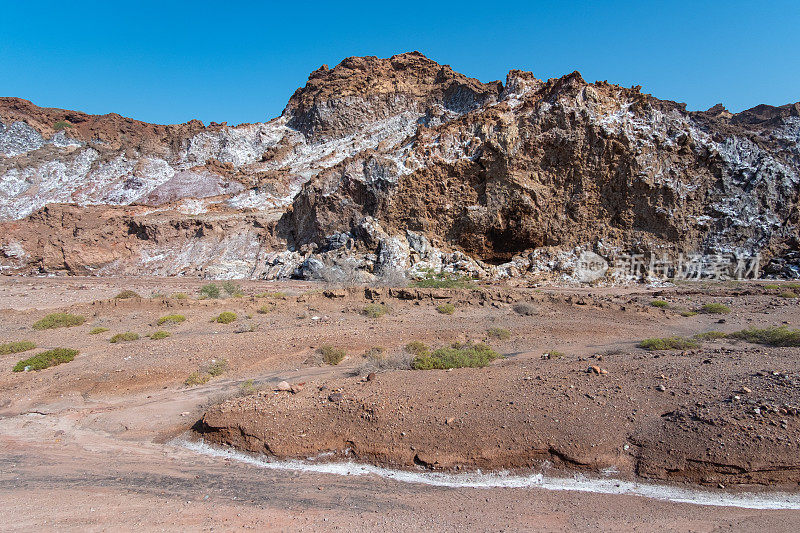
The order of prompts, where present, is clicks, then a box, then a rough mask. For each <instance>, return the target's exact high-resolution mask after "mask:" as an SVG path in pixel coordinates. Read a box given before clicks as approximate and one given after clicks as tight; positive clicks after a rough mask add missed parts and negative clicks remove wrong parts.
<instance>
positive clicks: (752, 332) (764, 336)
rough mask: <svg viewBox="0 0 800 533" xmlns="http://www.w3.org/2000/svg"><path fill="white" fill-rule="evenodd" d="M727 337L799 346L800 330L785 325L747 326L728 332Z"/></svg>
mask: <svg viewBox="0 0 800 533" xmlns="http://www.w3.org/2000/svg"><path fill="white" fill-rule="evenodd" d="M728 337H732V338H734V339H741V340H743V341H747V342H752V343H754V344H766V345H769V346H800V330H797V329H789V328H788V327H786V326H772V327H769V328H747V329H743V330H741V331H737V332H735V333H729V334H728Z"/></svg>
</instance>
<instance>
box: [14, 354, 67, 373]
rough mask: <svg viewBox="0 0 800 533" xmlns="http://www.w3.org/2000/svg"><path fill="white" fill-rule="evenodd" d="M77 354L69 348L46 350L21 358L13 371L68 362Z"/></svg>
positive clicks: (42, 367)
mask: <svg viewBox="0 0 800 533" xmlns="http://www.w3.org/2000/svg"><path fill="white" fill-rule="evenodd" d="M76 355H78V350H72V349H70V348H54V349H52V350H47V351H46V352H42V353H40V354H36V355H34V356H33V357H29V358H28V359H23V360H22V361H19V362H18V363H17V364H16V365H14V368H13V371H14V372H25V371H28V370H43V369H45V368H49V367H51V366H56V365H60V364H62V363H69V362H70V361H72V360H73V359H75V356H76Z"/></svg>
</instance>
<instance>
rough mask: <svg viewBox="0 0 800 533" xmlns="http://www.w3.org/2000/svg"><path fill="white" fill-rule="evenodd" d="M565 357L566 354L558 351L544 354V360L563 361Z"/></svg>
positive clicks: (548, 351)
mask: <svg viewBox="0 0 800 533" xmlns="http://www.w3.org/2000/svg"><path fill="white" fill-rule="evenodd" d="M562 357H564V352H559V351H558V350H547V351H546V352H544V353H543V354H542V359H561V358H562Z"/></svg>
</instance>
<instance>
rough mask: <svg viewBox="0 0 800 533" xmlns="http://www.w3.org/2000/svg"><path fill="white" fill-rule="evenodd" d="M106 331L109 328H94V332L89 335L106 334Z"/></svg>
mask: <svg viewBox="0 0 800 533" xmlns="http://www.w3.org/2000/svg"><path fill="white" fill-rule="evenodd" d="M106 331H108V328H103V327H97V328H92V331H90V332H89V335H99V334H100V333H105V332H106Z"/></svg>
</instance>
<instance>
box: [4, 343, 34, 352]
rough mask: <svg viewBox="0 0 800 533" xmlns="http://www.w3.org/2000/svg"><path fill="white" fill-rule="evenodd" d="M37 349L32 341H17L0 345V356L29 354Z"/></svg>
mask: <svg viewBox="0 0 800 533" xmlns="http://www.w3.org/2000/svg"><path fill="white" fill-rule="evenodd" d="M34 348H36V344H34V343H32V342H31V341H17V342H8V343H6V344H0V355H9V354H12V353H20V352H27V351H28V350H33V349H34Z"/></svg>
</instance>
